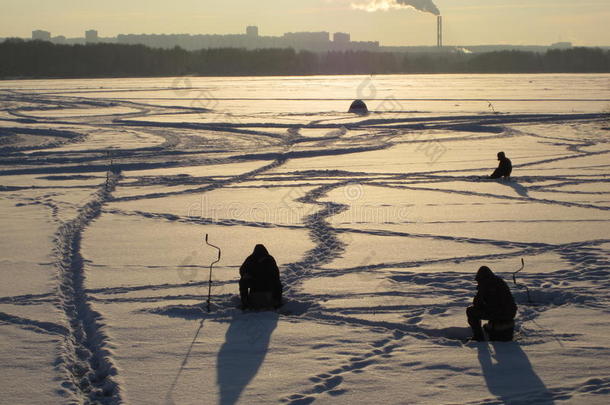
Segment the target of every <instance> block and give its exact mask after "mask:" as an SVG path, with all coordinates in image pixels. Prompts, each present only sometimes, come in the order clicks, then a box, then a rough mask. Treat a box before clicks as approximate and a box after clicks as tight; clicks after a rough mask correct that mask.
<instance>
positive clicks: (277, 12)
mask: <svg viewBox="0 0 610 405" xmlns="http://www.w3.org/2000/svg"><path fill="white" fill-rule="evenodd" d="M396 1H407V0H301V1H298V0H224V1H221V0H172V1H168V0H0V37H9V36H18V37H30V36H31V31H32V30H34V29H44V30H47V31H51V33H52V35H54V36H55V35H65V36H67V37H77V36H78V37H82V36H84V31H85V30H86V29H90V28H93V29H97V30H98V31H99V33H100V36H115V35H117V34H120V33H124V34H127V33H190V34H200V33H201V34H208V33H219V34H227V33H241V32H244V31H245V27H246V26H247V25H258V26H259V31H260V33H261V35H281V34H283V33H284V32H290V31H329V32H336V31H341V32H349V33H351V34H352V39H353V40H375V41H380V42H381V43H382V45H433V44H435V43H436V17H435V16H434V15H432V14H430V13H423V12H419V11H415V10H414V9H412V8H400V9H397V8H390V9H389V10H387V11H374V12H369V11H365V10H363V9H362V8H358V7H357V5H371V4H372V3H377V6H384V5H386V4H390V3H395V2H396ZM425 1H427V0H425ZM433 1H434V4H435V5H436V6H437V7H438V9H439V10H440V12H441V14H442V15H443V20H444V27H445V29H444V37H445V39H444V43H445V44H447V45H474V44H550V43H553V42H558V41H571V42H573V43H574V44H575V45H589V46H594V45H610V28H609V27H608V25H609V23H610V0H433ZM378 8H379V7H378Z"/></svg>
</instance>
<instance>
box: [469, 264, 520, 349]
mask: <svg viewBox="0 0 610 405" xmlns="http://www.w3.org/2000/svg"><path fill="white" fill-rule="evenodd" d="M475 280H476V281H477V294H476V295H475V297H474V300H473V301H472V306H470V307H468V308H467V309H466V315H467V316H468V324H469V325H470V327H471V328H472V335H473V336H472V339H473V340H477V341H483V340H485V336H484V334H483V328H482V327H481V320H482V319H485V320H489V321H490V322H489V323H488V324H487V325H486V330H487V332H489V337H490V340H512V338H513V328H514V325H515V323H514V319H515V315H516V314H517V305H516V304H515V300H514V299H513V295H512V293H511V292H510V289H509V288H508V285H507V284H506V282H505V281H504V280H502V279H501V278H500V277H498V276H496V275H495V274H494V273H493V272H492V271H491V269H490V268H489V267H487V266H481V267H480V268H479V271H478V272H477V275H476V277H475Z"/></svg>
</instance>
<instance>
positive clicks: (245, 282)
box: [239, 244, 282, 309]
mask: <svg viewBox="0 0 610 405" xmlns="http://www.w3.org/2000/svg"><path fill="white" fill-rule="evenodd" d="M239 275H240V276H241V278H240V279H239V295H240V298H241V304H242V309H247V308H252V309H262V308H269V307H273V308H279V307H280V306H281V305H282V282H281V281H280V271H279V269H278V267H277V264H276V262H275V259H274V258H273V256H271V255H270V254H269V252H268V251H267V248H265V246H264V245H261V244H258V245H256V246H255V247H254V251H253V252H252V254H251V255H250V256H248V257H247V258H246V260H245V261H244V263H243V264H242V265H241V267H240V268H239Z"/></svg>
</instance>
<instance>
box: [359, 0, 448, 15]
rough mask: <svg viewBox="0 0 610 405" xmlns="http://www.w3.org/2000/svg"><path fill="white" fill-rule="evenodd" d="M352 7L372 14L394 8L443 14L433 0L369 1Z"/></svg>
mask: <svg viewBox="0 0 610 405" xmlns="http://www.w3.org/2000/svg"><path fill="white" fill-rule="evenodd" d="M352 7H354V8H357V9H360V10H366V11H371V12H372V11H379V10H383V11H386V10H390V9H393V8H394V9H395V8H414V9H416V10H419V11H422V12H424V13H432V14H434V15H440V14H441V12H440V11H439V9H438V7H436V5H435V4H434V3H433V2H432V0H369V1H368V3H366V4H352Z"/></svg>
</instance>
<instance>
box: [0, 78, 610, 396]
mask: <svg viewBox="0 0 610 405" xmlns="http://www.w3.org/2000/svg"><path fill="white" fill-rule="evenodd" d="M357 98H360V99H364V100H365V101H366V103H367V104H368V107H369V110H371V112H370V114H368V115H364V116H360V115H354V114H348V113H347V112H346V111H347V109H348V107H349V104H350V103H351V101H353V100H354V99H357ZM609 142H610V75H421V76H327V77H256V78H248V77H244V78H195V77H179V78H155V79H95V80H32V81H4V82H0V159H1V162H0V209H1V210H0V212H1V213H2V230H3V232H1V233H0V240H1V244H0V249H1V255H0V274H1V275H2V280H3V283H2V285H1V286H0V336H1V339H0V342H1V343H0V345H1V346H0V347H1V349H2V350H0V356H1V357H0V369H1V370H2V375H3V378H2V383H1V384H2V385H1V387H2V396H1V398H2V401H0V402H3V403H4V402H5V403H11V404H26V403H27V404H52V403H58V404H81V403H82V404H90V403H91V404H94V403H95V404H98V403H99V404H119V403H127V404H144V403H150V404H202V403H203V404H214V403H217V404H222V405H227V404H269V403H278V404H292V405H303V404H310V403H314V402H315V403H320V404H354V403H356V404H359V403H387V404H503V403H507V404H532V403H535V404H554V403H557V404H564V403H565V404H582V403H586V404H607V403H608V402H610V371H609V369H608V363H609V362H610V345H609V344H608V342H609V341H610V340H609V338H608V336H609V335H610V316H609V310H608V308H609V304H610V277H609V276H610V178H609V175H610V159H609V154H610V146H609ZM498 151H504V152H505V153H506V155H507V156H508V157H509V158H510V159H511V160H512V162H513V166H514V169H513V176H512V178H511V179H510V180H502V181H492V180H483V179H481V178H480V176H485V175H487V174H489V173H491V172H492V171H493V169H494V168H495V167H496V165H497V161H496V153H497V152H498ZM206 234H208V235H209V237H210V242H211V243H213V244H215V245H218V246H219V247H221V249H222V258H221V261H220V262H219V263H218V264H217V265H216V266H215V267H214V271H213V280H214V283H213V284H212V307H211V311H210V312H209V313H208V312H207V311H206V305H205V301H206V299H207V294H208V281H207V280H208V275H209V274H208V266H209V264H210V263H211V262H212V261H213V260H214V259H215V258H216V252H215V250H214V249H212V248H210V247H208V246H206V245H205V244H204V239H203V238H204V235H206ZM256 243H263V244H265V246H266V247H267V248H268V249H269V251H270V253H271V254H272V255H274V257H275V258H276V260H277V262H278V265H279V266H280V272H281V276H282V281H283V283H284V291H285V299H286V303H285V305H284V306H283V307H282V308H281V309H280V311H278V313H275V312H258V313H252V312H249V313H243V312H242V311H241V310H239V309H238V308H237V304H238V301H239V300H238V299H237V295H238V287H237V280H238V278H239V274H238V268H239V266H240V265H241V263H242V262H243V260H244V259H245V258H246V256H248V255H249V254H250V252H251V251H252V248H253V247H254V245H255V244H256ZM522 258H523V260H524V261H525V268H524V269H523V271H521V272H520V273H519V275H518V278H517V282H518V285H516V284H515V283H513V280H512V274H511V273H512V272H514V271H516V270H517V269H518V268H519V266H520V264H521V259H522ZM482 265H487V266H489V267H491V268H492V269H493V270H494V271H495V272H496V273H497V274H499V275H501V276H502V277H503V278H504V279H505V280H506V281H507V282H508V283H509V285H510V287H511V289H512V291H513V294H514V296H515V299H516V301H517V304H518V305H519V312H518V315H517V319H516V324H517V325H516V330H517V333H516V340H515V342H510V343H491V342H490V343H468V344H464V343H463V340H465V339H466V338H467V337H468V336H469V335H470V330H469V328H468V326H467V323H466V316H465V308H466V307H467V306H468V305H470V302H471V300H472V297H473V296H474V293H475V288H476V283H475V281H474V275H475V273H476V270H477V269H478V268H479V267H480V266H482ZM524 286H527V287H528V288H529V291H530V298H531V301H529V300H528V295H527V293H526V290H525V288H524Z"/></svg>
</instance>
